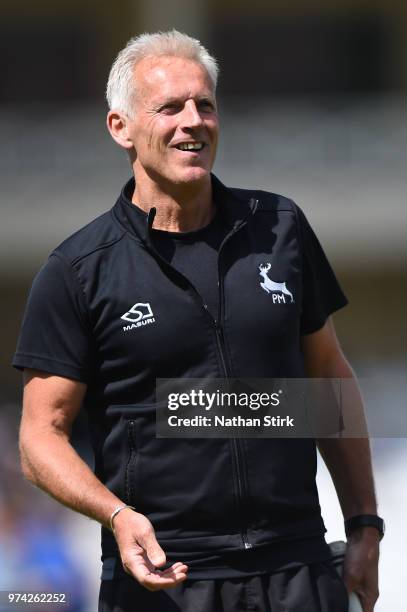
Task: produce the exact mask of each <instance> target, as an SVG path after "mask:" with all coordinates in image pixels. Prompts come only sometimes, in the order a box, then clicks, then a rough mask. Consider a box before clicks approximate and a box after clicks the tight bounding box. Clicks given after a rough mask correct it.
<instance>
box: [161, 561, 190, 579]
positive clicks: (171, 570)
mask: <svg viewBox="0 0 407 612" xmlns="http://www.w3.org/2000/svg"><path fill="white" fill-rule="evenodd" d="M157 571H160V570H157ZM187 572H188V567H187V566H186V565H183V564H182V563H181V564H179V565H178V564H177V566H176V567H175V566H172V567H168V568H167V569H166V570H163V571H161V575H162V576H168V575H169V574H179V573H184V574H186V573H187Z"/></svg>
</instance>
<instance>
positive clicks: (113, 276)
mask: <svg viewBox="0 0 407 612" xmlns="http://www.w3.org/2000/svg"><path fill="white" fill-rule="evenodd" d="M133 190H134V181H129V183H128V184H127V185H126V186H125V188H124V190H123V192H122V194H121V196H120V197H119V199H118V201H117V202H116V204H115V206H114V207H113V208H112V210H111V211H109V212H107V213H105V214H104V215H102V216H101V217H99V218H98V219H96V220H95V221H93V222H92V223H90V224H89V225H87V226H86V227H84V228H83V229H81V230H80V231H79V232H77V233H76V234H74V235H73V236H71V237H70V238H68V239H67V240H66V241H65V242H63V243H62V244H61V245H60V246H59V247H58V248H57V249H56V250H55V251H54V252H53V253H52V255H51V257H50V259H49V260H48V262H47V263H46V264H45V266H44V268H43V269H42V271H41V272H40V273H39V275H38V276H37V278H36V280H35V282H34V285H33V288H32V291H31V295H30V299H29V302H28V306H27V310H26V314H25V319H24V323H23V328H22V333H21V337H20V341H19V346H18V349H17V352H16V355H15V358H14V362H13V363H14V365H15V366H16V367H19V368H23V367H27V368H28V367H29V368H36V369H39V370H44V371H48V372H53V373H54V374H58V375H61V376H66V377H69V378H73V379H76V380H81V381H85V382H86V383H87V384H88V391H87V396H86V408H87V410H88V414H89V418H90V424H91V433H92V442H93V448H94V452H95V471H96V475H97V476H98V477H99V478H100V480H101V481H102V482H103V483H105V484H106V486H107V487H108V488H109V489H111V490H112V491H114V492H115V493H116V494H117V495H118V497H120V499H122V500H123V501H124V502H125V503H128V504H130V505H132V506H135V507H136V509H137V511H138V512H141V513H142V514H145V515H146V516H148V517H149V519H150V520H151V522H152V524H153V526H154V529H155V531H156V535H157V538H158V541H159V542H160V544H161V545H162V547H163V548H164V550H165V551H166V552H167V553H168V554H169V556H173V557H174V558H177V554H181V553H182V552H193V551H202V553H205V554H210V553H211V552H215V551H216V552H217V553H219V552H220V551H228V550H238V549H240V548H250V547H253V546H260V545H265V544H268V543H271V542H274V541H278V540H293V539H296V538H305V537H308V536H311V535H314V534H315V535H316V534H321V533H324V531H325V528H324V524H323V520H322V518H321V513H320V506H319V502H318V494H317V489H316V484H315V476H316V447H315V442H314V441H313V440H312V439H276V438H273V439H160V438H156V437H155V407H156V406H155V383H156V378H183V377H186V378H209V377H213V378H225V377H231V376H233V377H254V378H263V377H264V378H275V377H277V378H290V377H303V376H304V365H303V359H302V354H301V350H300V336H301V334H303V333H310V332H313V331H315V330H316V329H318V328H320V327H321V326H322V325H323V323H324V321H325V319H326V317H327V316H328V315H329V314H330V313H331V312H332V311H333V310H336V309H337V308H339V307H341V306H343V305H344V304H345V303H346V298H345V297H344V296H343V294H342V292H341V290H340V288H339V286H338V284H337V282H336V279H335V277H334V275H333V272H332V270H331V269H330V267H329V264H328V262H327V261H326V258H325V256H324V253H323V251H322V249H321V247H320V245H319V243H318V241H317V239H316V238H315V235H314V234H313V232H312V230H311V229H310V227H309V225H308V223H307V221H306V219H305V217H304V216H303V214H302V212H301V211H300V209H299V208H298V207H297V206H296V205H295V204H294V203H293V202H292V201H291V200H289V199H287V198H285V197H283V196H279V195H276V194H272V193H267V192H262V191H253V190H242V189H228V188H226V187H224V186H223V185H222V184H221V183H220V182H219V181H218V180H217V179H216V178H215V177H213V193H214V200H215V203H216V205H217V207H218V210H219V213H220V214H221V215H222V217H223V220H224V223H225V224H226V227H227V228H228V231H227V235H226V237H225V239H224V240H223V242H222V244H221V247H220V250H219V256H218V285H219V312H218V317H217V319H216V320H215V319H214V318H213V317H212V316H211V315H210V314H209V312H208V309H207V308H206V307H205V304H204V302H203V300H202V298H201V296H200V295H199V294H198V293H197V291H196V290H195V288H194V287H193V286H192V285H191V283H190V282H189V281H188V280H187V279H186V278H185V277H184V276H182V274H181V273H179V272H178V271H177V270H175V269H174V268H173V267H172V266H171V265H170V264H169V263H167V262H166V261H164V260H163V259H162V258H161V257H160V256H159V255H158V253H157V252H156V251H155V250H154V248H153V245H152V241H151V238H150V232H151V226H152V223H153V218H154V209H153V208H152V209H151V210H150V213H149V215H148V217H147V222H146V225H145V227H144V230H143V232H140V231H139V228H138V227H137V224H135V223H134V219H133V218H132V209H131V207H132V206H134V205H133V204H131V195H132V192H133ZM265 263H269V264H271V267H270V269H271V270H272V275H273V278H275V279H278V280H279V281H284V282H285V284H286V287H287V289H288V290H289V292H290V293H291V295H292V296H293V300H291V299H289V298H288V299H286V300H285V302H284V301H282V300H277V301H275V302H274V301H273V300H272V299H271V297H272V296H271V295H270V293H268V292H267V291H266V290H264V289H263V288H262V287H261V286H260V282H261V281H262V280H263V279H261V278H260V277H259V265H260V264H263V265H264V264H265ZM318 274H319V275H322V278H318V277H317V275H318ZM286 297H287V296H286ZM140 304H141V305H142V306H141V311H140ZM123 317H125V318H124V319H123ZM102 548H103V555H104V557H107V556H112V555H113V556H114V555H117V546H116V542H115V539H114V537H113V534H111V532H110V531H109V530H107V529H102Z"/></svg>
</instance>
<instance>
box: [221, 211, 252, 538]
mask: <svg viewBox="0 0 407 612" xmlns="http://www.w3.org/2000/svg"><path fill="white" fill-rule="evenodd" d="M244 224H245V223H244V222H241V223H240V224H239V225H238V226H237V227H235V229H234V230H232V231H231V232H230V233H229V234H228V235H227V236H226V237H225V238H224V240H223V241H222V243H221V245H220V247H219V253H218V286H219V310H218V321H215V328H216V338H217V342H218V352H219V355H220V357H221V362H222V367H223V370H224V374H225V378H226V379H228V378H231V377H232V371H231V369H232V368H231V367H230V368H228V367H227V365H226V359H225V356H226V354H227V349H226V344H225V341H224V337H223V329H222V326H221V322H222V321H223V314H224V290H223V276H222V274H221V268H220V257H221V252H222V248H223V246H224V245H225V243H226V241H227V240H228V239H229V238H231V237H232V236H233V235H234V234H235V233H236V232H237V231H238V230H239V229H240V228H241V227H242V226H243V225H244ZM230 443H231V446H232V458H233V462H234V466H235V472H236V476H237V488H238V491H237V493H238V496H237V497H238V511H240V512H239V514H240V519H241V522H240V535H241V538H242V542H243V547H244V548H245V549H250V548H252V544H251V543H250V542H249V538H248V534H247V531H246V529H245V526H244V525H245V520H244V519H245V516H244V514H245V513H244V507H245V500H247V497H248V496H247V487H246V480H245V478H244V476H243V474H244V472H245V465H244V452H243V449H242V443H241V441H240V439H239V438H231V439H230Z"/></svg>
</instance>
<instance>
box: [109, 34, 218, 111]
mask: <svg viewBox="0 0 407 612" xmlns="http://www.w3.org/2000/svg"><path fill="white" fill-rule="evenodd" d="M160 55H169V56H174V57H182V58H186V59H191V60H194V61H195V62H197V63H198V64H201V66H202V67H203V68H204V69H205V70H206V71H207V73H208V75H209V78H210V79H211V81H212V84H213V87H214V89H216V83H217V80H218V73H219V68H218V64H217V62H216V59H215V58H214V57H212V56H211V55H210V54H209V52H208V51H207V49H205V47H204V46H203V45H202V44H201V43H200V42H199V40H197V39H196V38H191V37H190V36H188V35H187V34H183V33H181V32H178V31H177V30H171V31H169V32H155V33H153V34H147V33H146V34H141V35H140V36H135V37H134V38H131V39H130V40H129V42H128V43H127V45H126V46H125V47H124V49H122V50H121V51H120V52H119V54H118V56H117V57H116V59H115V61H114V62H113V65H112V68H111V70H110V74H109V79H108V82H107V87H106V99H107V103H108V105H109V109H116V110H120V111H122V112H124V113H125V114H126V115H128V116H129V117H131V116H132V111H133V104H134V101H135V98H136V94H137V91H136V83H135V79H134V68H135V66H136V65H137V64H138V63H139V62H140V61H141V60H142V59H144V58H145V57H159V56H160Z"/></svg>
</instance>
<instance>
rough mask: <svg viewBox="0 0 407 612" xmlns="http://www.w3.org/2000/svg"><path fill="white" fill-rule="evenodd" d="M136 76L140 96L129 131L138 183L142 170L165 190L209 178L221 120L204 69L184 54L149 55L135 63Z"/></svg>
mask: <svg viewBox="0 0 407 612" xmlns="http://www.w3.org/2000/svg"><path fill="white" fill-rule="evenodd" d="M135 78H136V79H137V85H138V88H137V89H138V95H137V100H136V101H135V111H134V119H132V120H129V121H128V135H129V138H130V140H131V142H132V144H133V147H134V150H135V154H134V157H135V159H134V160H133V168H134V172H135V175H136V184H137V180H138V179H143V176H144V177H146V175H147V176H148V177H149V179H150V180H152V181H154V183H155V184H156V185H157V186H162V187H163V188H164V189H165V190H166V189H168V186H171V185H173V186H181V185H185V186H186V185H193V184H202V183H203V182H205V181H209V180H210V171H211V169H212V166H213V163H214V161H215V155H216V147H217V141H218V131H219V125H218V116H217V111H216V100H215V94H214V90H213V85H212V82H211V80H210V78H209V76H208V73H207V72H206V70H205V69H204V68H203V67H202V66H201V65H200V64H198V63H197V62H195V61H193V60H189V59H185V58H180V57H169V56H160V57H147V58H145V59H143V60H142V61H141V62H139V64H137V66H136V68H135ZM164 185H166V187H164Z"/></svg>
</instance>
